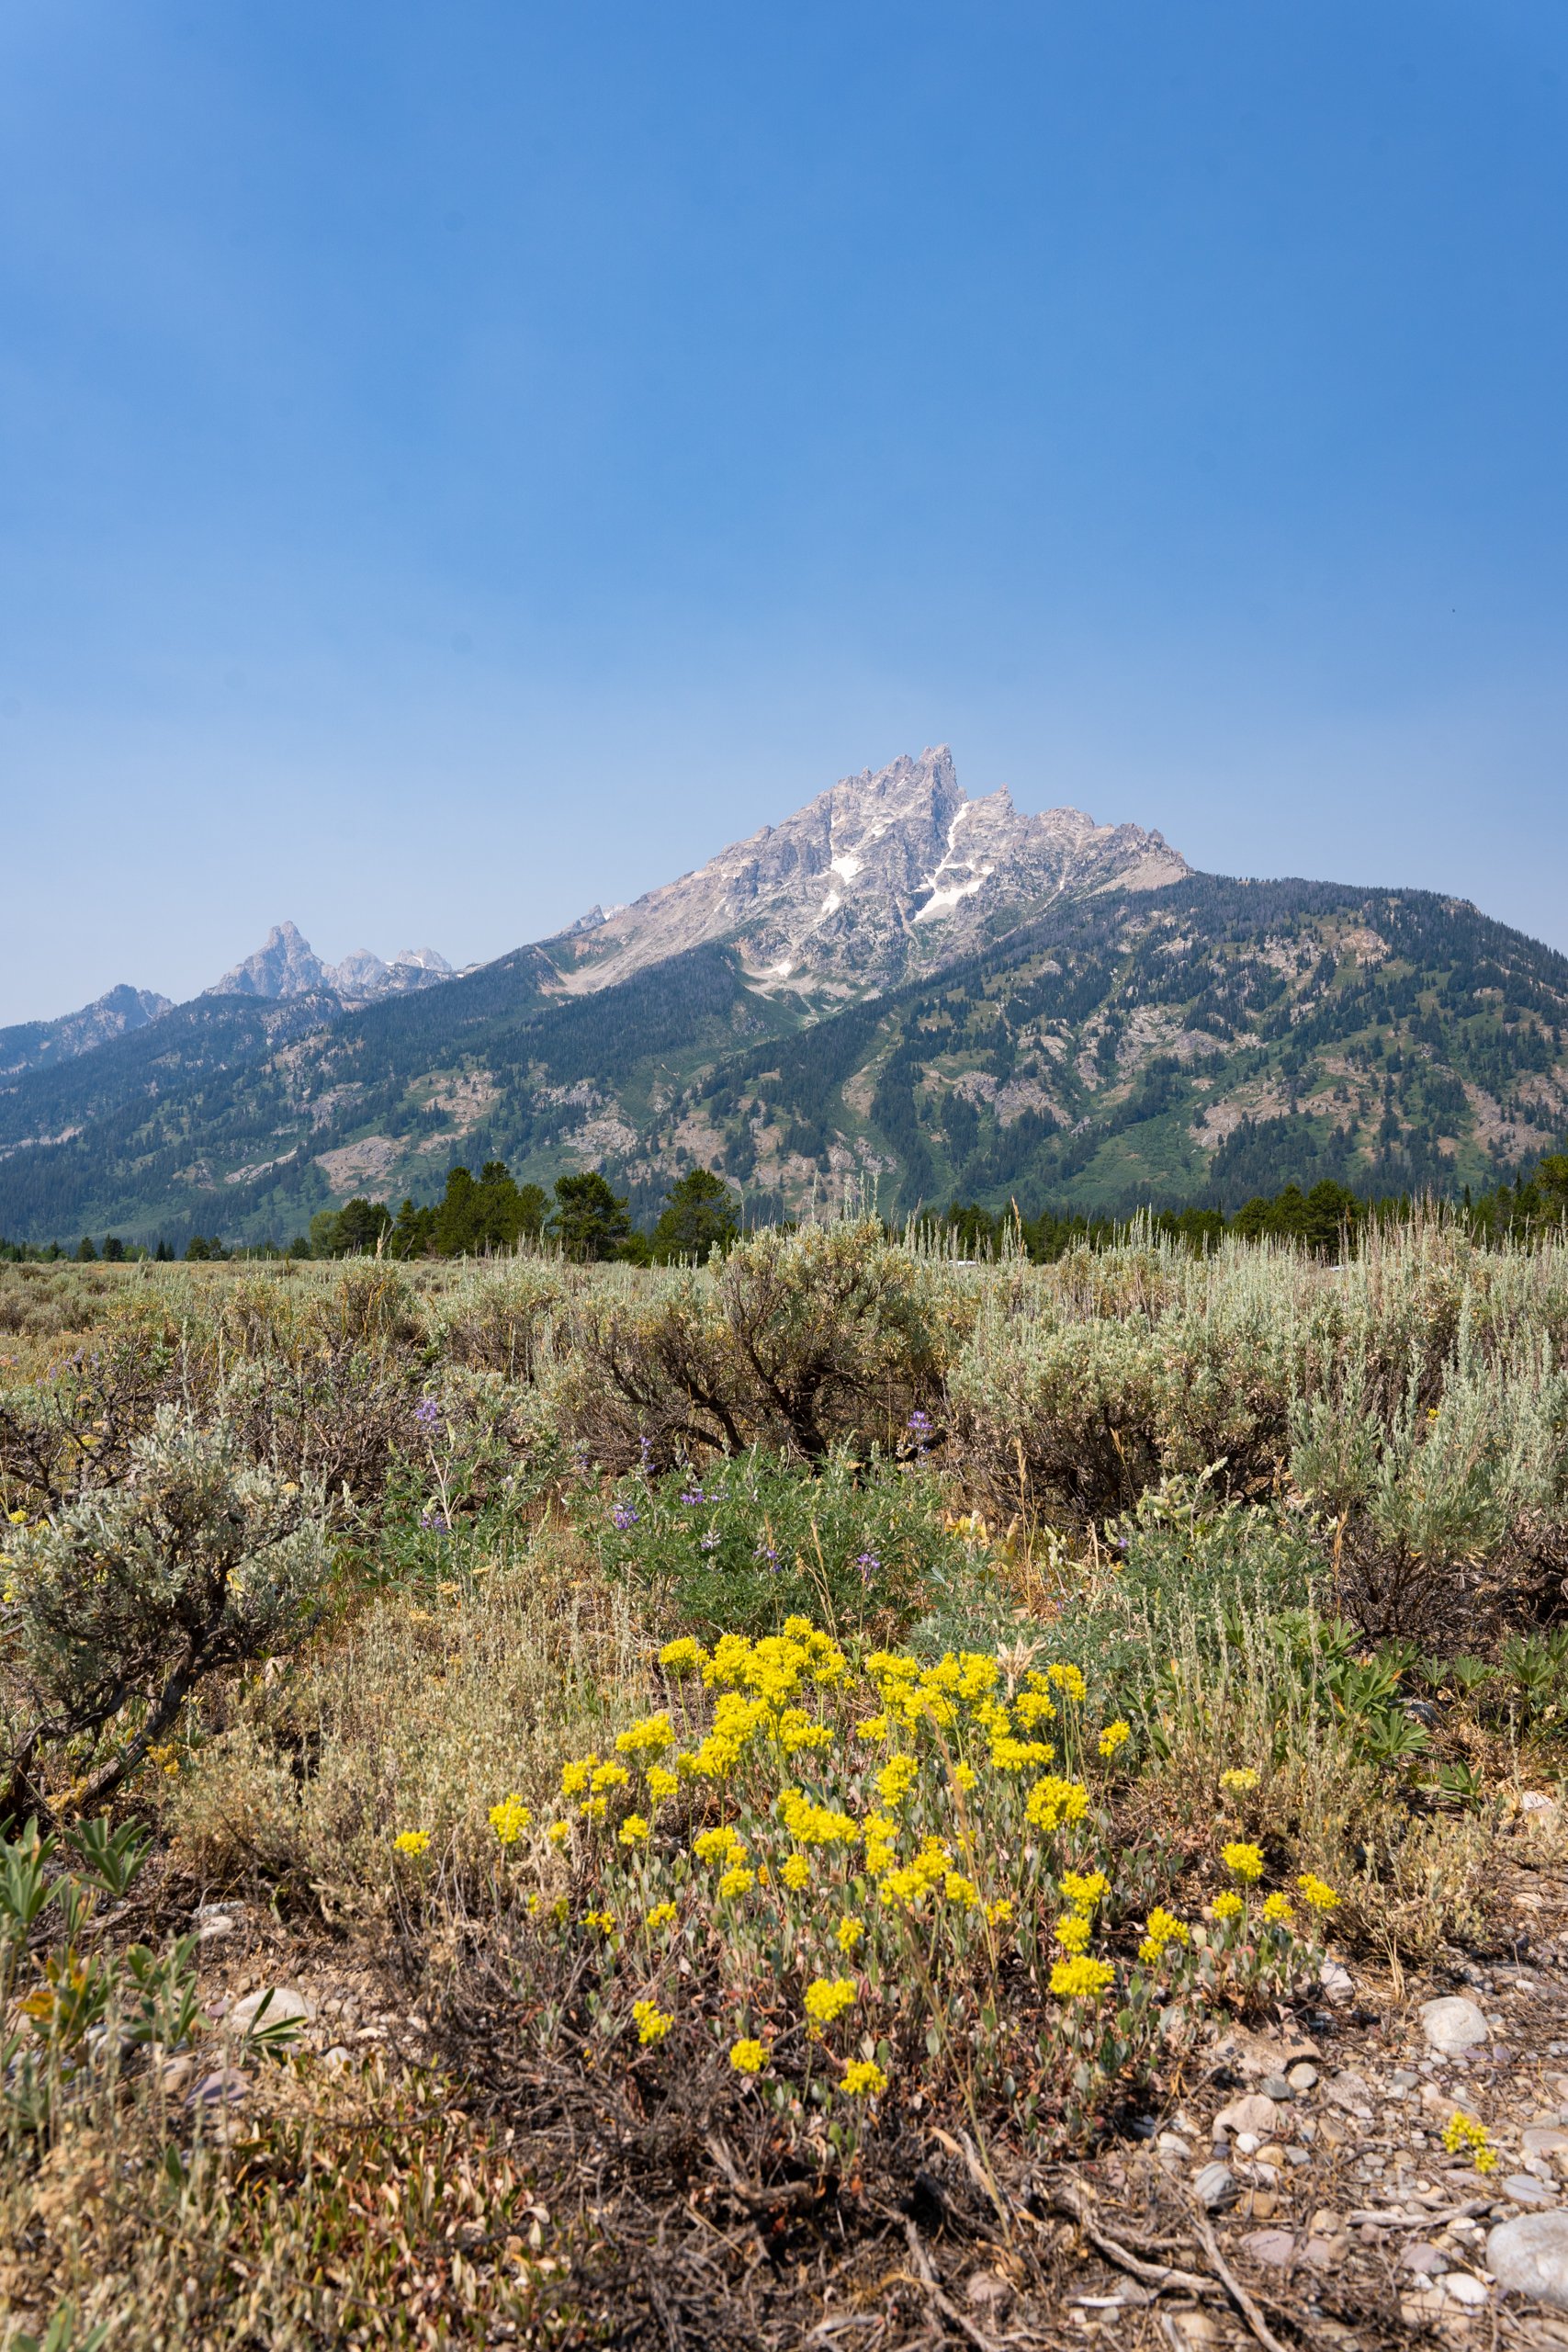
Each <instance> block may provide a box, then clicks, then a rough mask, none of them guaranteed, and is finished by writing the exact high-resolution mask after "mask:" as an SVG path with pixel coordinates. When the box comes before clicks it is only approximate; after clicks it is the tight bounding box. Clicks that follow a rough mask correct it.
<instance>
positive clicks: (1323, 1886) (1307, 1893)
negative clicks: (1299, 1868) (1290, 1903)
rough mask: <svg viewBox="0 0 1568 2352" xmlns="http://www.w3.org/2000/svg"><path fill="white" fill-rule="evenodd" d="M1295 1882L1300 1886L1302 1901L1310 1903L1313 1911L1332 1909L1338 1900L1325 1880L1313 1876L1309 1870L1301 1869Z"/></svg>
mask: <svg viewBox="0 0 1568 2352" xmlns="http://www.w3.org/2000/svg"><path fill="white" fill-rule="evenodd" d="M1296 1884H1297V1885H1298V1886H1299V1887H1300V1888H1301V1891H1302V1900H1303V1903H1310V1904H1311V1905H1312V1907H1313V1909H1314V1911H1332V1910H1333V1909H1334V1908H1335V1907H1336V1905H1337V1903H1338V1901H1339V1897H1338V1896H1337V1894H1335V1892H1334V1889H1333V1888H1332V1887H1331V1886H1330V1885H1328V1883H1326V1881H1325V1880H1323V1879H1321V1878H1318V1877H1316V1876H1314V1873H1313V1872H1312V1871H1303V1872H1302V1874H1301V1876H1300V1878H1299V1879H1297V1881H1296Z"/></svg>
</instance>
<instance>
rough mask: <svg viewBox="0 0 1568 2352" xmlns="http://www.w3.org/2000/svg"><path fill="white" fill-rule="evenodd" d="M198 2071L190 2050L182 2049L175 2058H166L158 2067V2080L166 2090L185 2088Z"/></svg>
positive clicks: (171, 2091) (172, 2090)
mask: <svg viewBox="0 0 1568 2352" xmlns="http://www.w3.org/2000/svg"><path fill="white" fill-rule="evenodd" d="M195 2072H196V2061H195V2059H194V2058H192V2057H191V2055H190V2053H189V2052H188V2051H184V2050H182V2051H181V2052H179V2053H178V2055H177V2056H175V2057H174V2058H165V2059H164V2063H163V2064H162V2065H161V2066H160V2067H159V2069H158V2080H159V2082H160V2083H161V2084H162V2085H163V2087H164V2090H165V2091H168V2092H170V2093H173V2092H175V2091H181V2090H184V2088H185V2086H186V2084H187V2083H188V2082H189V2080H190V2078H191V2076H192V2075H194V2074H195Z"/></svg>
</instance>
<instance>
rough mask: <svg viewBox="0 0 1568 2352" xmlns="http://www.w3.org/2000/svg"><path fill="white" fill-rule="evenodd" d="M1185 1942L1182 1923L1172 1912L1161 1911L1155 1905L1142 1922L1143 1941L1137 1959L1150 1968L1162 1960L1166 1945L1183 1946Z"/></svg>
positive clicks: (1185, 1936)
mask: <svg viewBox="0 0 1568 2352" xmlns="http://www.w3.org/2000/svg"><path fill="white" fill-rule="evenodd" d="M1186 1941H1187V1929H1186V1927H1185V1925H1184V1924H1183V1922H1182V1921H1181V1920H1179V1918H1178V1917H1176V1915H1175V1913H1174V1912H1172V1911H1166V1910H1163V1909H1162V1908H1161V1907H1160V1905H1158V1904H1156V1905H1155V1907H1154V1909H1153V1910H1152V1911H1151V1912H1150V1913H1149V1916H1148V1917H1147V1918H1146V1919H1145V1922H1144V1940H1143V1942H1142V1943H1141V1944H1140V1945H1139V1946H1138V1958H1139V1959H1140V1960H1141V1961H1142V1962H1144V1963H1145V1967H1149V1968H1152V1967H1153V1966H1154V1965H1155V1963H1156V1961H1159V1960H1161V1959H1163V1958H1164V1955H1165V1951H1166V1948H1167V1946H1168V1945H1170V1944H1184V1943H1185V1942H1186Z"/></svg>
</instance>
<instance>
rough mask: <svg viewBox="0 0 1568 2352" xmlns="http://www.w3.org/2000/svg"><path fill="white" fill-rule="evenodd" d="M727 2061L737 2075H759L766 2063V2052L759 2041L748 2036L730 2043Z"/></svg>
mask: <svg viewBox="0 0 1568 2352" xmlns="http://www.w3.org/2000/svg"><path fill="white" fill-rule="evenodd" d="M729 2063H730V2064H731V2065H732V2066H733V2067H734V2069H735V2071H736V2073H737V2074H738V2075H760V2074H761V2071H762V2069H763V2067H764V2066H765V2065H766V2064H767V2063H768V2053H767V2051H766V2050H765V2048H764V2047H763V2045H762V2044H761V2042H760V2041H753V2040H751V2039H750V2037H748V2038H747V2039H746V2040H745V2041H736V2042H732V2043H731V2045H730V2051H729Z"/></svg>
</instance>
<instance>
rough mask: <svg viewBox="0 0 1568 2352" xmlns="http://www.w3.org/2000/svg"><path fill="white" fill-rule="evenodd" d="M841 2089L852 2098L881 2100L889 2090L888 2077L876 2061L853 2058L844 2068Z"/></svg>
mask: <svg viewBox="0 0 1568 2352" xmlns="http://www.w3.org/2000/svg"><path fill="white" fill-rule="evenodd" d="M839 2088H840V2090H841V2091H847V2092H848V2093H849V2095H850V2097H851V2098H881V2097H882V2094H883V2092H884V2091H885V2090H886V2088H887V2077H886V2075H885V2074H884V2073H883V2071H882V2069H881V2067H880V2066H879V2065H877V2064H876V2063H875V2062H874V2060H873V2059H870V2058H852V2059H851V2060H850V2063H849V2064H848V2065H847V2066H846V2067H845V2068H844V2071H843V2075H842V2076H841V2077H840V2083H839Z"/></svg>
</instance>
